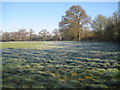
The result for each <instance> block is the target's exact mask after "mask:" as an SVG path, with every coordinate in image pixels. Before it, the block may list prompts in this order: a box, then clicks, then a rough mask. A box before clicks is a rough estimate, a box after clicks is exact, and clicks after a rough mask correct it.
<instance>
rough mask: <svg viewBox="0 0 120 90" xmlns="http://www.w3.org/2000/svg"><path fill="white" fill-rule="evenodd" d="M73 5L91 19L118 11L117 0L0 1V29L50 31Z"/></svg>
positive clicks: (56, 26)
mask: <svg viewBox="0 0 120 90" xmlns="http://www.w3.org/2000/svg"><path fill="white" fill-rule="evenodd" d="M73 5H79V6H81V7H82V8H83V9H84V10H85V11H86V13H87V15H89V16H90V17H92V19H94V18H95V17H96V16H97V15H98V14H102V15H105V16H107V17H109V16H112V14H113V13H114V12H116V11H118V3H117V2H2V29H3V30H2V31H4V32H5V31H7V32H12V31H18V29H21V28H25V29H26V30H27V31H29V29H33V30H34V31H35V33H38V32H40V31H41V30H42V29H47V30H48V31H49V32H50V33H52V31H53V30H54V29H55V28H58V25H59V22H60V21H61V17H62V16H63V15H65V12H66V10H68V9H69V8H70V7H71V6H73Z"/></svg>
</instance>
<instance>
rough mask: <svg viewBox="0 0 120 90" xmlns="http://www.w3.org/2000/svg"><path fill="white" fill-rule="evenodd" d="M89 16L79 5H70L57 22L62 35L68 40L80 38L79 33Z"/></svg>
mask: <svg viewBox="0 0 120 90" xmlns="http://www.w3.org/2000/svg"><path fill="white" fill-rule="evenodd" d="M89 20H90V17H88V15H87V14H86V12H85V11H84V10H83V9H82V7H80V6H72V7H70V9H69V10H67V11H66V15H65V16H62V20H61V22H60V23H59V27H60V32H61V34H62V37H63V38H65V39H68V40H79V41H80V40H81V33H82V31H83V30H84V27H86V26H87V24H88V22H89Z"/></svg>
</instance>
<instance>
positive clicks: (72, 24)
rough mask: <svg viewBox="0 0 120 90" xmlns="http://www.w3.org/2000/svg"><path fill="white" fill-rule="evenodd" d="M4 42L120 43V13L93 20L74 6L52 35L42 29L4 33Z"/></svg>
mask: <svg viewBox="0 0 120 90" xmlns="http://www.w3.org/2000/svg"><path fill="white" fill-rule="evenodd" d="M1 35H2V41H66V40H67V41H81V40H84V41H86V40H87V41H112V42H120V22H119V20H118V13H117V12H115V13H113V15H112V16H111V17H106V16H103V15H97V16H96V17H95V18H94V19H93V20H92V19H91V17H90V16H88V15H87V14H86V12H85V10H84V9H83V8H82V7H81V6H76V5H74V6H72V7H70V8H69V10H67V11H66V12H65V15H64V16H62V19H61V21H60V22H59V29H55V30H53V32H52V34H51V33H50V32H48V31H47V30H46V29H42V30H41V31H40V32H39V33H38V34H35V33H34V30H33V29H30V30H29V32H27V30H26V29H19V30H18V31H17V32H2V34H1Z"/></svg>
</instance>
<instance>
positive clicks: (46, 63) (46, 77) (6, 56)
mask: <svg viewBox="0 0 120 90" xmlns="http://www.w3.org/2000/svg"><path fill="white" fill-rule="evenodd" d="M2 48H3V49H2V81H3V82H2V86H3V88H31V87H32V88H86V89H89V88H90V89H92V88H117V87H118V86H120V85H119V84H120V79H119V77H120V73H119V69H118V67H120V65H119V63H118V60H120V57H118V54H120V51H119V50H118V45H117V44H114V43H113V44H111V43H109V44H107V43H92V42H57V41H56V42H3V47H2ZM19 48H20V49H19ZM40 48H41V49H40ZM39 49H40V50H39Z"/></svg>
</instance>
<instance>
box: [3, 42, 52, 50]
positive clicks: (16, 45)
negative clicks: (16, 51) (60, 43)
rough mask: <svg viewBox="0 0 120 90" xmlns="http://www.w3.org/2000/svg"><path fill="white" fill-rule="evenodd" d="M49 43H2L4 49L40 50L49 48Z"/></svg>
mask: <svg viewBox="0 0 120 90" xmlns="http://www.w3.org/2000/svg"><path fill="white" fill-rule="evenodd" d="M48 44H50V43H49V42H2V48H3V49H4V48H20V49H30V48H31V49H40V48H47V47H48V46H44V45H48Z"/></svg>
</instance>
